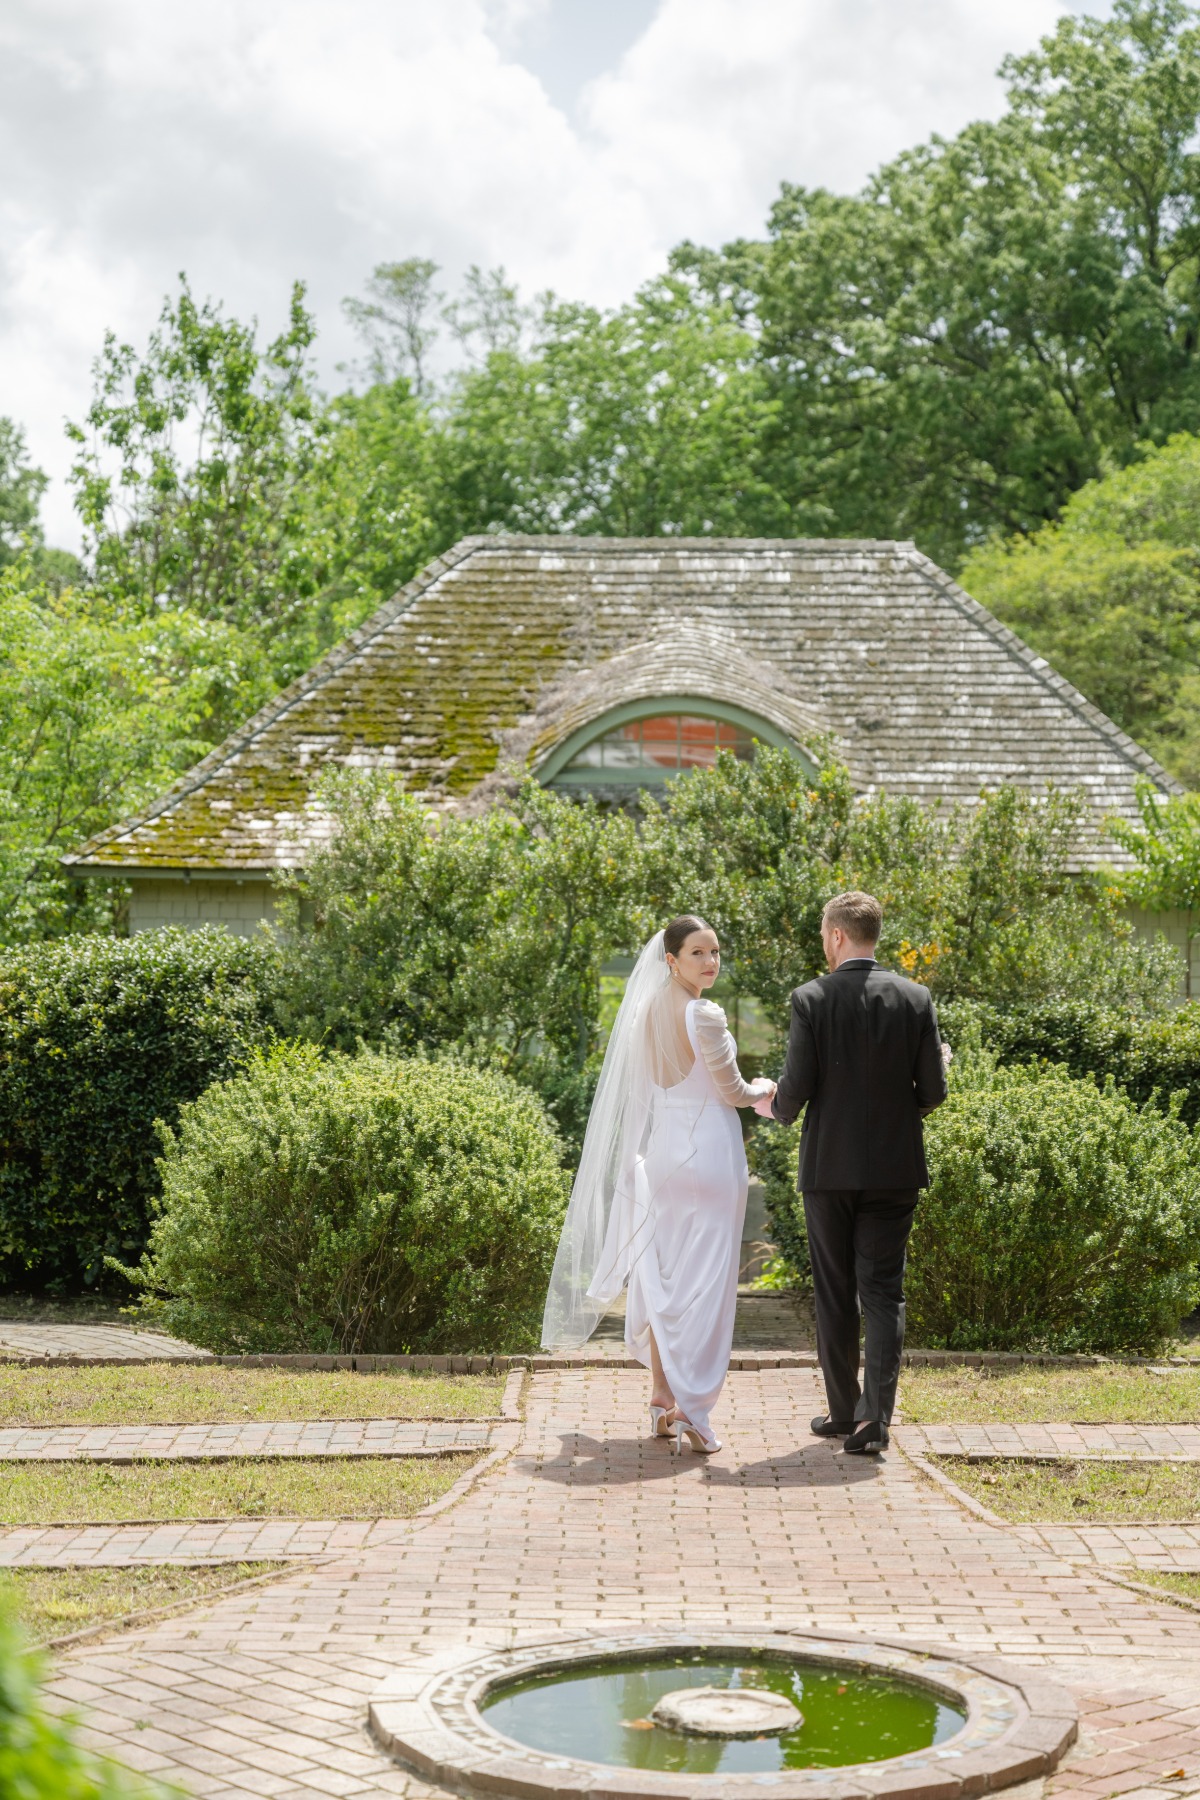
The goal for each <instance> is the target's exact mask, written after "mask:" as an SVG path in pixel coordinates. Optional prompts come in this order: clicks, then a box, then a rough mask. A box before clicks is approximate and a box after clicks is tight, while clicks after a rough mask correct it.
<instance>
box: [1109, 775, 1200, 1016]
mask: <svg viewBox="0 0 1200 1800" xmlns="http://www.w3.org/2000/svg"><path fill="white" fill-rule="evenodd" d="M1138 809H1139V811H1140V813H1141V824H1140V825H1131V824H1130V823H1129V821H1128V820H1126V819H1110V820H1109V830H1110V831H1111V832H1112V835H1113V837H1114V838H1115V839H1116V841H1117V843H1118V844H1120V845H1121V847H1122V849H1125V850H1128V851H1129V853H1130V855H1131V856H1133V857H1135V858H1136V861H1137V866H1136V868H1135V869H1134V870H1133V872H1132V873H1131V874H1127V875H1123V876H1122V877H1121V887H1122V889H1123V891H1124V893H1125V895H1126V897H1127V898H1128V899H1129V900H1131V901H1132V902H1133V904H1134V905H1135V906H1144V907H1146V908H1147V910H1148V911H1150V912H1181V913H1182V914H1183V916H1184V932H1185V946H1184V964H1185V975H1184V981H1185V989H1184V991H1185V993H1186V995H1187V998H1188V999H1189V1000H1190V999H1191V997H1192V944H1193V943H1194V941H1195V939H1196V937H1197V935H1200V794H1176V795H1172V796H1171V797H1169V798H1168V797H1166V796H1164V795H1163V794H1160V793H1159V791H1158V789H1157V788H1155V787H1153V786H1152V785H1151V783H1150V782H1148V781H1142V782H1139V784H1138Z"/></svg>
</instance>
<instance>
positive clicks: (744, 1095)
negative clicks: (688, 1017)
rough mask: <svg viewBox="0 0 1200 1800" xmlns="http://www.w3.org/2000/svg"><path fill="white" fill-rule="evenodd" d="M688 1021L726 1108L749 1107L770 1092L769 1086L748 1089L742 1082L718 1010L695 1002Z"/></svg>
mask: <svg viewBox="0 0 1200 1800" xmlns="http://www.w3.org/2000/svg"><path fill="white" fill-rule="evenodd" d="M692 1021H693V1023H694V1025H695V1027H696V1037H697V1039H698V1041H699V1044H700V1053H701V1055H702V1056H703V1057H704V1063H705V1067H706V1068H707V1070H708V1072H709V1074H710V1075H711V1076H712V1079H713V1086H714V1087H715V1088H716V1090H717V1092H718V1094H720V1096H721V1098H722V1100H724V1102H725V1104H726V1106H753V1105H754V1102H755V1101H756V1100H757V1099H759V1098H760V1096H761V1095H762V1094H763V1093H764V1092H765V1093H769V1092H770V1091H771V1084H770V1083H769V1082H755V1083H754V1084H753V1086H751V1085H750V1083H748V1082H745V1081H743V1080H742V1074H741V1070H740V1069H739V1068H738V1066H737V1045H736V1044H735V1043H734V1041H733V1038H732V1036H731V1035H730V1032H729V1028H728V1026H727V1025H726V1023H725V1014H724V1013H723V1012H722V1011H721V1008H720V1007H719V1006H717V1005H716V1004H715V1003H714V1002H713V1001H712V1000H700V1001H698V1002H697V1004H696V1007H695V1009H694V1011H693V1013H692Z"/></svg>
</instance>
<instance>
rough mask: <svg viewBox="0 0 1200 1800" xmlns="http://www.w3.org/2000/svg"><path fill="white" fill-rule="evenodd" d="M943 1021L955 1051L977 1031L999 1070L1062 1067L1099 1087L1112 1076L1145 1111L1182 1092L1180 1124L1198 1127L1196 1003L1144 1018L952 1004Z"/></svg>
mask: <svg viewBox="0 0 1200 1800" xmlns="http://www.w3.org/2000/svg"><path fill="white" fill-rule="evenodd" d="M940 1017H941V1026H942V1035H943V1036H944V1037H945V1038H946V1039H947V1041H948V1042H949V1043H950V1044H952V1045H953V1044H956V1043H957V1042H959V1041H960V1039H961V1038H966V1039H967V1040H968V1041H969V1040H972V1039H974V1037H975V1034H976V1032H978V1033H979V1034H980V1036H981V1037H982V1041H983V1043H984V1044H985V1045H986V1046H987V1048H988V1049H989V1050H991V1051H992V1052H993V1053H994V1054H995V1056H996V1057H997V1059H998V1060H999V1061H1000V1062H1001V1063H1026V1062H1033V1061H1045V1062H1050V1063H1061V1064H1063V1065H1064V1067H1066V1068H1067V1069H1069V1070H1070V1072H1071V1074H1072V1075H1076V1076H1081V1077H1085V1076H1090V1077H1091V1078H1092V1079H1093V1080H1095V1081H1097V1082H1099V1083H1100V1084H1101V1085H1102V1084H1103V1083H1104V1082H1105V1081H1106V1080H1107V1079H1108V1077H1109V1076H1110V1075H1111V1076H1112V1078H1113V1080H1114V1081H1115V1082H1116V1084H1117V1086H1118V1087H1120V1088H1124V1090H1125V1092H1126V1093H1127V1094H1128V1095H1129V1097H1130V1098H1131V1099H1132V1100H1136V1101H1138V1102H1139V1103H1140V1104H1142V1105H1144V1104H1145V1102H1146V1101H1147V1100H1149V1099H1150V1098H1151V1096H1152V1095H1154V1094H1155V1093H1157V1094H1158V1095H1159V1097H1160V1098H1161V1099H1162V1100H1164V1101H1165V1100H1166V1098H1167V1096H1168V1095H1169V1094H1173V1093H1180V1094H1182V1100H1181V1102H1180V1117H1181V1118H1183V1119H1184V1120H1186V1122H1187V1123H1188V1124H1189V1125H1191V1126H1193V1127H1194V1126H1195V1125H1196V1124H1197V1123H1198V1122H1200V1004H1196V1003H1193V1004H1191V1005H1187V1006H1178V1007H1174V1008H1173V1009H1172V1010H1171V1011H1170V1012H1166V1013H1158V1014H1154V1015H1150V1016H1146V1015H1145V1014H1139V1013H1134V1012H1130V1011H1128V1010H1127V1009H1126V1008H1124V1007H1117V1006H1095V1005H1092V1004H1090V1003H1088V1002H1086V1001H1079V1000H1060V1001H1054V1002H1047V1003H1046V1004H1044V1005H1041V1006H1030V1007H1021V1008H1014V1009H1012V1010H1001V1009H1000V1008H998V1007H994V1006H984V1005H975V1004H973V1003H971V1002H962V1001H958V1002H955V1001H951V1002H949V1003H947V1004H946V1005H944V1006H943V1007H941V1008H940Z"/></svg>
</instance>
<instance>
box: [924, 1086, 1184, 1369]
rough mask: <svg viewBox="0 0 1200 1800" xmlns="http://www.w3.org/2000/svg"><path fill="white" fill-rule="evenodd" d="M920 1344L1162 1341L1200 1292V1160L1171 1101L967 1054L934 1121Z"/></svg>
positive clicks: (1132, 1345) (929, 1128)
mask: <svg viewBox="0 0 1200 1800" xmlns="http://www.w3.org/2000/svg"><path fill="white" fill-rule="evenodd" d="M925 1132H926V1145H927V1149H928V1153H929V1162H930V1171H931V1175H932V1185H931V1187H930V1188H929V1190H928V1192H927V1193H925V1194H924V1195H923V1196H922V1198H921V1201H920V1203H919V1205H918V1207H917V1214H916V1221H915V1224H914V1227H913V1235H912V1240H911V1248H910V1255H909V1276H908V1284H907V1287H908V1324H909V1332H910V1338H911V1341H912V1342H913V1343H916V1344H922V1345H925V1346H930V1347H933V1346H942V1347H946V1348H950V1349H964V1350H984V1349H988V1350H1047V1351H1103V1352H1120V1351H1126V1352H1129V1351H1145V1352H1151V1353H1152V1352H1155V1351H1157V1350H1159V1349H1160V1348H1161V1346H1162V1345H1163V1343H1164V1342H1165V1341H1166V1340H1168V1339H1169V1338H1170V1337H1172V1336H1173V1335H1174V1333H1175V1332H1176V1330H1177V1328H1178V1325H1179V1322H1180V1320H1181V1319H1182V1318H1183V1317H1184V1316H1185V1315H1186V1314H1187V1313H1188V1312H1189V1311H1190V1309H1191V1307H1192V1306H1193V1304H1194V1303H1195V1300H1196V1299H1197V1297H1198V1291H1200V1289H1198V1283H1197V1279H1196V1271H1195V1265H1196V1260H1197V1256H1198V1254H1200V1157H1198V1154H1197V1146H1196V1144H1195V1142H1194V1140H1193V1138H1192V1134H1191V1132H1190V1131H1189V1130H1188V1128H1187V1126H1186V1125H1185V1124H1184V1123H1183V1121H1182V1120H1181V1119H1180V1118H1179V1117H1178V1114H1177V1111H1176V1110H1175V1108H1173V1107H1171V1108H1168V1109H1166V1110H1160V1109H1159V1108H1158V1107H1156V1106H1154V1105H1147V1106H1145V1107H1142V1108H1139V1107H1138V1106H1137V1105H1136V1103H1135V1102H1134V1101H1133V1100H1131V1099H1130V1098H1129V1097H1128V1096H1127V1095H1126V1094H1124V1093H1122V1092H1120V1091H1119V1090H1118V1089H1117V1088H1116V1086H1115V1085H1114V1083H1113V1082H1112V1080H1111V1079H1110V1080H1109V1081H1108V1082H1107V1083H1106V1084H1105V1085H1104V1086H1103V1087H1099V1086H1097V1084H1096V1083H1095V1082H1093V1081H1090V1080H1082V1081H1081V1080H1076V1079H1074V1078H1073V1077H1072V1076H1071V1075H1070V1074H1069V1072H1068V1071H1067V1070H1066V1069H1065V1068H1063V1067H1052V1066H1047V1065H1045V1064H1029V1065H1025V1066H1019V1067H1014V1068H999V1069H993V1068H991V1067H990V1066H989V1064H988V1059H986V1058H985V1057H979V1056H978V1055H976V1056H974V1057H969V1058H968V1062H967V1067H966V1068H965V1069H963V1070H961V1071H958V1072H956V1073H954V1074H952V1077H951V1092H950V1098H949V1099H948V1100H947V1101H946V1103H945V1105H944V1106H942V1107H940V1108H939V1109H938V1111H937V1112H935V1113H933V1114H932V1115H931V1117H930V1118H929V1119H928V1120H927V1121H926V1125H925Z"/></svg>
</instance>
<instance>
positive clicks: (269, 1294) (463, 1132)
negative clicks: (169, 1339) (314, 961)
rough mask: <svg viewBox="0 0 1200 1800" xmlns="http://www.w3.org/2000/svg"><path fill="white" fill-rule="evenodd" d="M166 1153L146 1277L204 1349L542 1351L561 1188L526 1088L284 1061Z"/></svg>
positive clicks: (390, 1069)
mask: <svg viewBox="0 0 1200 1800" xmlns="http://www.w3.org/2000/svg"><path fill="white" fill-rule="evenodd" d="M162 1137H163V1144H164V1154H163V1156H162V1158H161V1161H160V1169H161V1173H162V1199H161V1202H160V1204H159V1214H158V1217H157V1219H156V1220H155V1223H154V1227H153V1231H152V1234H151V1245H150V1252H149V1254H148V1256H147V1258H146V1261H145V1263H144V1265H143V1268H142V1270H141V1272H140V1273H141V1279H142V1281H143V1283H144V1285H145V1286H146V1287H147V1289H148V1290H149V1291H150V1292H151V1293H154V1292H157V1293H159V1294H160V1295H165V1296H166V1298H165V1299H163V1300H161V1301H160V1303H159V1307H160V1316H161V1317H162V1319H163V1321H164V1323H165V1324H166V1325H167V1326H168V1328H169V1329H170V1330H172V1331H176V1332H178V1333H179V1334H180V1335H181V1336H183V1337H185V1338H187V1339H189V1340H190V1341H191V1342H193V1343H196V1344H201V1345H203V1346H205V1347H207V1348H210V1349H213V1350H222V1351H230V1350H248V1351H267V1350H273V1351H319V1352H330V1351H334V1352H340V1353H343V1354H350V1353H354V1352H370V1351H374V1352H384V1353H394V1352H406V1351H418V1352H428V1351H433V1352H439V1353H440V1352H446V1351H488V1350H516V1349H524V1348H526V1347H527V1346H529V1345H531V1344H534V1343H536V1341H537V1334H538V1327H539V1325H540V1323H541V1314H542V1305H543V1301H544V1299H545V1292H546V1284H547V1282H548V1280H549V1276H550V1269H551V1265H552V1264H553V1261H554V1252H555V1247H556V1245H557V1242H558V1234H559V1229H560V1226H561V1224H562V1217H563V1211H564V1207H565V1203H566V1189H567V1177H566V1175H565V1173H564V1171H563V1168H562V1163H561V1158H560V1154H559V1150H560V1146H559V1142H558V1139H557V1137H556V1136H555V1134H554V1132H553V1131H552V1129H551V1128H550V1126H549V1124H548V1123H547V1121H546V1117H545V1114H544V1112H543V1111H542V1108H541V1106H540V1104H539V1102H538V1101H537V1099H536V1098H535V1096H534V1095H533V1094H532V1093H530V1092H529V1090H528V1089H527V1088H523V1087H520V1086H518V1085H517V1083H516V1082H513V1081H510V1080H508V1079H506V1078H505V1077H504V1076H501V1075H497V1074H493V1073H490V1072H486V1071H481V1070H478V1069H473V1068H469V1067H466V1066H464V1065H462V1064H458V1063H452V1062H426V1061H403V1060H400V1059H399V1058H396V1057H391V1056H386V1055H380V1054H376V1053H374V1052H370V1051H364V1052H362V1053H361V1054H360V1055H359V1056H357V1057H348V1056H341V1055H334V1056H331V1057H328V1058H326V1057H323V1056H322V1055H321V1053H320V1051H319V1050H317V1049H316V1048H315V1047H314V1046H312V1045H309V1044H283V1045H278V1046H276V1047H275V1048H273V1049H272V1050H270V1051H267V1052H264V1053H260V1054H258V1055H256V1056H255V1057H254V1058H253V1059H252V1061H251V1063H250V1065H249V1067H248V1068H247V1070H246V1071H245V1073H244V1074H242V1075H239V1076H235V1077H233V1078H232V1079H230V1080H228V1081H223V1082H220V1083H218V1084H217V1085H215V1086H214V1087H211V1088H209V1090H208V1091H207V1093H205V1094H203V1095H201V1097H200V1098H199V1099H198V1100H196V1101H194V1102H193V1103H192V1104H191V1105H188V1106H184V1107H183V1108H182V1109H181V1112H180V1118H179V1124H178V1127H177V1129H175V1130H172V1129H171V1128H170V1127H164V1128H163V1131H162Z"/></svg>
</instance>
